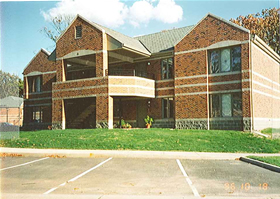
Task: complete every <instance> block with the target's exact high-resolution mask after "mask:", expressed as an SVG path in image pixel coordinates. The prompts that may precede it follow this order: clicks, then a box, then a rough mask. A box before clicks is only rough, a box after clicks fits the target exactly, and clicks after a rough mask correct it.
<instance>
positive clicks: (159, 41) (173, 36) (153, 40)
mask: <svg viewBox="0 0 280 199" xmlns="http://www.w3.org/2000/svg"><path fill="white" fill-rule="evenodd" d="M193 27H194V25H192V26H186V27H182V28H176V29H171V30H166V31H162V32H158V33H154V34H149V35H143V36H138V37H134V38H135V39H138V40H139V41H141V43H142V44H143V45H144V46H145V47H146V48H147V49H148V50H149V51H150V52H151V53H157V52H163V51H167V50H170V49H172V48H173V47H174V46H175V45H176V44H177V43H178V42H179V41H180V40H181V39H183V38H184V37H185V36H186V35H187V34H188V33H189V32H190V31H191V30H192V28H193Z"/></svg>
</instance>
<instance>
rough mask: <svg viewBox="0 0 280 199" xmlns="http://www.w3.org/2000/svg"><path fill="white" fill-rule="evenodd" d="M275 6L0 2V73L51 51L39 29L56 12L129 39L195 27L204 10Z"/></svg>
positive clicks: (231, 12)
mask: <svg viewBox="0 0 280 199" xmlns="http://www.w3.org/2000/svg"><path fill="white" fill-rule="evenodd" d="M273 7H277V8H279V0H271V1H256V0H253V1H252V0H250V1H241V0H240V1H232V0H221V1H210V0H206V1H188V0H180V1H176V0H175V1H174V0H75V1H73V0H63V1H59V2H58V1H21V2H12V1H5V2H0V22H1V26H0V27H1V35H0V37H1V38H0V41H1V49H0V50H1V51H0V52H1V69H2V70H4V71H6V72H10V73H15V74H17V75H20V76H21V74H22V72H23V69H24V68H25V67H26V65H27V64H28V63H29V61H30V60H31V59H32V58H33V57H34V55H35V54H36V53H37V52H38V51H39V50H40V48H45V49H47V50H49V51H51V50H53V48H54V43H53V42H52V41H51V40H49V39H48V38H46V37H45V36H44V35H43V34H42V33H41V32H40V29H41V28H42V27H44V26H48V24H49V23H50V18H51V17H54V16H57V15H59V14H71V15H76V14H80V15H82V16H83V17H85V18H87V19H88V20H90V21H94V22H97V23H100V24H102V25H104V26H107V27H109V28H112V29H114V30H117V31H119V32H121V33H123V34H126V35H129V36H138V35H143V34H149V33H154V32H159V31H161V30H165V29H171V28H174V27H183V26H187V25H193V24H196V23H197V22H198V21H199V20H200V19H201V18H203V17H204V16H205V15H206V14H207V13H208V12H211V13H213V14H215V15H218V16H220V17H223V18H225V19H227V20H229V19H230V18H236V17H238V16H239V15H247V14H250V13H256V12H260V11H261V10H262V9H264V8H273Z"/></svg>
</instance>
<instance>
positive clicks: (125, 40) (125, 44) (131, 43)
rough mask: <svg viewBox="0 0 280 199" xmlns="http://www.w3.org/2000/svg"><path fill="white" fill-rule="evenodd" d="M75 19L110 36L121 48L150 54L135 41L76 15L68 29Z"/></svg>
mask: <svg viewBox="0 0 280 199" xmlns="http://www.w3.org/2000/svg"><path fill="white" fill-rule="evenodd" d="M77 18H80V19H82V20H83V21H85V22H87V23H88V24H90V25H92V26H93V27H95V28H97V29H98V30H100V31H102V32H105V33H106V34H108V35H110V36H111V37H113V38H114V39H116V40H117V41H119V42H120V43H121V44H122V46H123V47H127V48H129V49H133V50H136V51H138V52H140V53H144V54H147V55H150V52H149V51H148V50H147V49H146V48H145V47H144V46H143V45H142V44H141V43H140V42H139V41H138V40H137V39H134V38H132V37H129V36H126V35H124V34H122V33H120V32H117V31H115V30H112V29H110V28H107V27H104V26H102V25H99V24H97V23H94V22H91V21H89V20H87V19H85V18H84V17H82V16H81V15H77V16H76V18H75V19H74V20H73V21H72V22H71V24H70V25H69V26H68V28H69V27H70V26H71V25H72V24H73V23H74V21H76V19H77ZM68 28H67V29H66V30H65V31H64V32H63V33H62V34H61V35H60V36H59V37H58V38H57V41H58V40H59V39H60V38H61V37H62V36H63V35H64V34H65V32H66V31H67V30H68Z"/></svg>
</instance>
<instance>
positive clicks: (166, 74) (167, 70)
mask: <svg viewBox="0 0 280 199" xmlns="http://www.w3.org/2000/svg"><path fill="white" fill-rule="evenodd" d="M172 78H173V58H167V59H163V60H161V79H172Z"/></svg>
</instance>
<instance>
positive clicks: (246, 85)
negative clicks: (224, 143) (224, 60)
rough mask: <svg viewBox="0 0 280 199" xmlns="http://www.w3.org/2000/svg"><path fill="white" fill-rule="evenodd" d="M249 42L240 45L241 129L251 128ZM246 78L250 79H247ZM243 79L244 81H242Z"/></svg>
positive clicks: (247, 129) (249, 129)
mask: <svg viewBox="0 0 280 199" xmlns="http://www.w3.org/2000/svg"><path fill="white" fill-rule="evenodd" d="M249 51H250V49H249V43H247V44H243V45H241V72H242V76H241V80H242V117H243V130H244V131H251V130H252V119H251V117H252V113H251V112H252V110H251V102H252V99H251V97H252V96H251V89H252V88H251V76H252V74H251V68H250V58H249V56H250V55H249ZM248 79H249V80H250V81H248ZM244 80H245V81H244Z"/></svg>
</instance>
